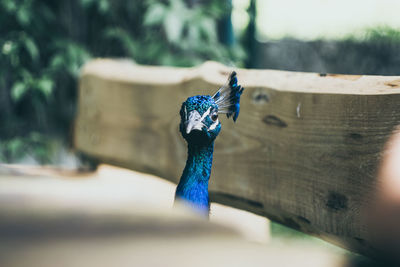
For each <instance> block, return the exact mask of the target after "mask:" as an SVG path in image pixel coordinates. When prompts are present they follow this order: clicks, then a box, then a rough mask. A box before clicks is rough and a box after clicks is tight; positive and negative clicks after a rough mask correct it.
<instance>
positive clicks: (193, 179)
mask: <svg viewBox="0 0 400 267" xmlns="http://www.w3.org/2000/svg"><path fill="white" fill-rule="evenodd" d="M213 151H214V142H210V143H208V144H203V145H196V144H188V158H187V161H186V166H185V169H184V170H183V173H182V176H181V180H180V182H179V184H178V187H177V188H176V193H175V200H183V201H184V203H185V204H188V205H189V206H191V207H193V208H194V209H195V210H197V211H198V212H200V213H202V214H204V215H207V216H208V213H209V210H210V203H209V199H208V180H209V179H210V175H211V166H212V159H213Z"/></svg>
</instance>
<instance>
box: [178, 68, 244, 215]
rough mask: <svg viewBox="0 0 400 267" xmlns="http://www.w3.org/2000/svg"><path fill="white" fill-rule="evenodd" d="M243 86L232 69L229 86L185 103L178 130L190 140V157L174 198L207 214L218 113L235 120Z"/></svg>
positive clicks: (189, 99)
mask: <svg viewBox="0 0 400 267" xmlns="http://www.w3.org/2000/svg"><path fill="white" fill-rule="evenodd" d="M242 92H243V88H242V87H241V86H240V85H238V84H237V78H236V72H232V74H231V75H230V76H229V79H228V82H227V84H226V85H224V86H223V87H221V88H220V89H219V90H218V91H217V93H216V94H215V95H214V96H213V97H211V96H209V95H198V96H192V97H189V98H188V99H187V100H186V101H185V102H183V103H182V106H181V110H180V116H181V122H180V125H179V130H180V132H181V134H182V136H183V138H184V139H185V140H186V141H187V143H188V158H187V161H186V166H185V168H184V170H183V173H182V176H181V179H180V182H179V184H178V186H177V188H176V193H175V199H176V201H179V200H181V201H182V202H184V203H185V204H186V205H189V206H191V207H192V208H193V209H194V210H196V211H198V212H199V213H201V214H204V215H206V216H208V213H209V209H210V203H209V197H208V181H209V179H210V175H211V166H212V159H213V151H214V140H215V138H216V137H217V136H218V134H219V132H220V130H221V123H220V122H219V120H218V114H219V113H226V114H227V116H228V118H229V117H230V116H232V118H233V120H234V121H236V119H237V117H238V116H239V110H240V96H241V94H242Z"/></svg>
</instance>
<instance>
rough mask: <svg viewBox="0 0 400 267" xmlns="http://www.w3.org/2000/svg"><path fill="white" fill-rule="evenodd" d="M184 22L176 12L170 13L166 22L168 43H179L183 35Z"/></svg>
mask: <svg viewBox="0 0 400 267" xmlns="http://www.w3.org/2000/svg"><path fill="white" fill-rule="evenodd" d="M182 29H183V21H182V20H181V18H180V17H179V16H177V14H175V13H174V12H169V13H168V14H167V16H166V18H165V20H164V30H165V33H166V34H167V38H168V41H170V42H171V43H178V42H179V39H180V37H181V34H182Z"/></svg>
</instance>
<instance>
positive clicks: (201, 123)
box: [179, 72, 244, 144]
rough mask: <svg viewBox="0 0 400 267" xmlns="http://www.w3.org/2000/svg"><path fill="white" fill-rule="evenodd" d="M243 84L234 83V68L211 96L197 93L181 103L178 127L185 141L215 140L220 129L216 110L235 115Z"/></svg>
mask: <svg viewBox="0 0 400 267" xmlns="http://www.w3.org/2000/svg"><path fill="white" fill-rule="evenodd" d="M243 89H244V88H243V87H241V86H240V85H238V84H237V78H236V72H232V73H231V75H230V76H229V79H228V82H227V83H226V84H225V85H224V86H222V87H221V88H220V89H219V90H218V91H217V92H216V93H215V94H214V95H213V96H209V95H197V96H192V97H189V98H188V99H187V100H186V101H185V102H183V103H182V107H181V110H180V116H181V123H180V125H179V130H180V132H181V134H182V136H183V138H185V140H186V141H187V142H188V143H189V144H207V143H211V142H213V141H214V140H215V138H216V137H217V136H218V134H219V132H220V130H221V123H220V121H219V119H218V114H221V113H224V114H226V115H227V117H228V118H229V117H230V116H232V118H233V120H234V121H236V119H237V117H238V116H239V109H240V96H241V94H242V92H243Z"/></svg>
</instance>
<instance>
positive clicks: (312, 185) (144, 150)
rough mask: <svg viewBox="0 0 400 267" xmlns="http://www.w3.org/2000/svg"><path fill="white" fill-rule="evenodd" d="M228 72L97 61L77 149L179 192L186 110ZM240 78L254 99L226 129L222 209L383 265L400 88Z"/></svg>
mask: <svg viewBox="0 0 400 267" xmlns="http://www.w3.org/2000/svg"><path fill="white" fill-rule="evenodd" d="M230 71H231V69H230V68H227V67H224V66H222V65H219V64H217V63H213V62H208V63H205V64H204V65H202V66H200V67H197V68H188V69H184V68H169V67H148V66H138V65H133V64H129V63H127V62H118V61H112V60H96V61H93V62H91V63H89V64H88V65H86V66H85V68H84V70H83V72H82V77H81V81H80V90H79V112H78V116H77V120H76V125H75V127H76V128H75V137H74V142H75V147H76V149H78V150H79V151H81V152H83V153H86V154H88V155H90V156H93V157H96V158H98V159H100V160H102V161H104V162H108V163H113V164H117V165H120V166H125V167H129V168H132V169H135V170H139V171H143V172H148V173H152V174H155V175H158V176H161V177H164V178H166V179H168V180H170V181H173V182H177V181H178V179H179V177H180V174H181V172H182V169H183V167H184V163H185V159H186V147H185V143H184V140H183V139H182V138H181V136H180V134H179V132H178V123H179V116H178V112H179V108H180V104H181V103H182V102H183V101H184V100H185V99H186V98H187V97H188V96H192V95H196V94H211V93H213V92H214V91H215V90H216V89H217V88H218V87H219V86H220V85H222V84H223V83H224V82H225V80H226V77H227V74H228V73H229V72H230ZM236 71H237V73H238V78H239V81H240V84H242V85H243V86H244V87H245V88H246V91H245V93H244V94H243V96H242V100H241V104H242V105H241V114H240V118H239V119H238V122H237V123H236V124H235V125H234V124H233V122H232V121H228V120H222V131H221V134H220V136H219V137H218V139H217V140H216V145H215V148H216V151H215V155H214V165H213V170H212V178H211V184H210V191H211V197H212V200H213V201H216V202H220V203H223V204H227V205H231V206H234V207H238V208H242V209H245V210H248V211H251V212H254V213H257V214H260V215H264V216H267V217H268V218H270V219H272V220H275V221H277V222H281V223H283V224H286V225H288V226H291V227H293V228H295V229H297V230H300V231H303V232H306V233H310V234H313V235H316V236H319V237H321V238H323V239H326V240H328V241H330V242H333V243H335V244H338V245H340V246H343V247H346V248H348V249H350V250H353V251H356V252H360V253H363V254H366V255H376V254H377V251H378V250H380V249H379V248H378V244H376V243H375V241H374V237H373V236H372V235H371V227H370V225H369V223H368V218H367V215H368V211H369V210H370V205H372V203H373V202H374V196H375V194H376V193H377V192H378V191H379V188H380V185H379V181H378V178H377V171H378V168H379V163H380V159H381V155H382V153H383V147H384V145H385V142H386V141H387V140H388V138H389V136H390V135H391V134H392V132H393V130H394V128H395V126H396V125H398V124H399V122H400V113H398V110H399V108H400V83H399V81H400V77H382V76H351V75H320V74H316V73H295V72H285V71H273V70H245V69H236ZM389 219H390V218H389Z"/></svg>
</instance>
